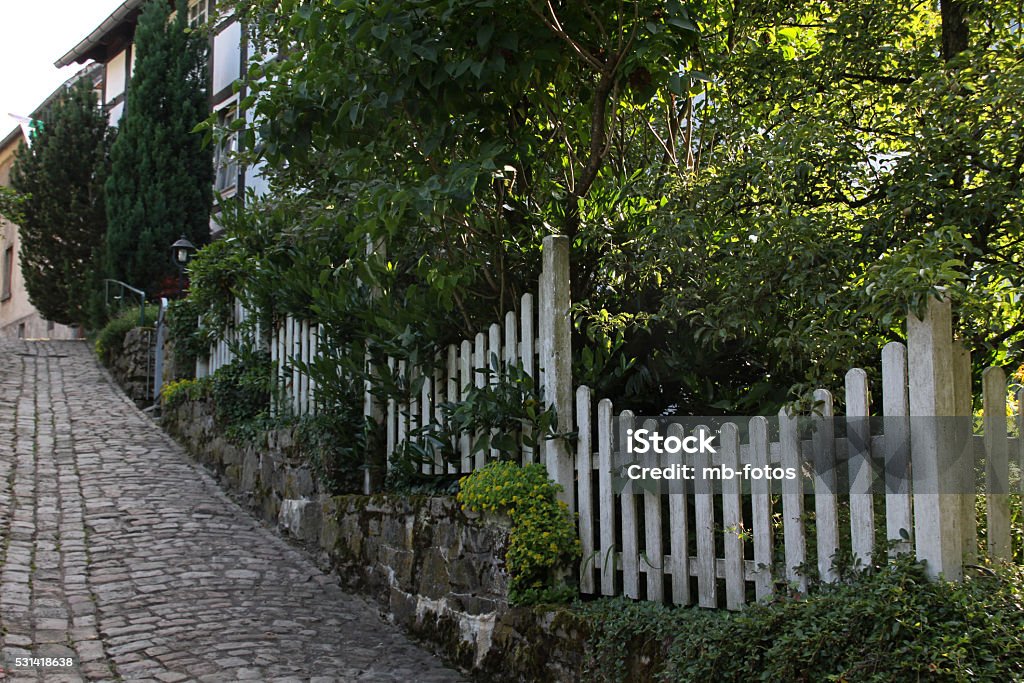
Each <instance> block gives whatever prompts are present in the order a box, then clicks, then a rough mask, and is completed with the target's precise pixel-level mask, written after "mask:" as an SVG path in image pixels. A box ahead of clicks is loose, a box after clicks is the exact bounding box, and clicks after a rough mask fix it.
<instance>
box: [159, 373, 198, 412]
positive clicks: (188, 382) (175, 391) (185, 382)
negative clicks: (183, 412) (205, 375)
mask: <svg viewBox="0 0 1024 683" xmlns="http://www.w3.org/2000/svg"><path fill="white" fill-rule="evenodd" d="M209 388H210V387H209V382H208V381H206V380H205V379H179V380H176V381H174V382H169V383H167V384H165V385H164V388H163V389H161V390H160V400H161V404H162V405H163V407H164V408H168V409H169V408H175V407H177V406H179V405H181V404H182V403H185V402H186V401H198V400H199V399H201V398H204V397H205V396H206V395H207V394H208V393H209Z"/></svg>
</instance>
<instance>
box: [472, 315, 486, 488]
mask: <svg viewBox="0 0 1024 683" xmlns="http://www.w3.org/2000/svg"><path fill="white" fill-rule="evenodd" d="M487 367H489V364H488V363H487V337H486V336H485V335H484V333H483V332H478V333H477V335H476V338H475V344H474V346H473V386H475V387H476V388H477V389H483V388H484V386H485V385H486V384H487V375H486V374H484V373H483V372H481V370H483V369H484V368H487ZM480 436H481V434H480V433H479V432H478V433H476V434H474V435H473V437H472V438H473V442H474V444H475V443H476V442H477V441H478V440H479V439H480ZM486 464H487V451H485V450H483V449H481V450H479V451H477V452H476V455H475V457H474V463H473V469H477V470H478V469H481V468H482V467H483V466H484V465H486Z"/></svg>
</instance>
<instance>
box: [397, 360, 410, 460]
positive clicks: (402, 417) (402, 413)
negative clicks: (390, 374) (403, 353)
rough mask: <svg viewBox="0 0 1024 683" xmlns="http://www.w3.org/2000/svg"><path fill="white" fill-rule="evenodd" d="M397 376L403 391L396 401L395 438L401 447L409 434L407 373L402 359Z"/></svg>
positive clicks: (399, 362)
mask: <svg viewBox="0 0 1024 683" xmlns="http://www.w3.org/2000/svg"><path fill="white" fill-rule="evenodd" d="M398 378H399V379H398V381H399V383H400V386H401V387H402V388H403V391H402V397H401V400H400V401H399V403H398V410H397V413H398V428H397V429H396V435H395V438H396V439H397V441H398V447H399V448H402V447H404V445H405V440H406V439H407V438H408V436H409V373H408V371H407V370H406V364H405V361H404V360H400V361H398Z"/></svg>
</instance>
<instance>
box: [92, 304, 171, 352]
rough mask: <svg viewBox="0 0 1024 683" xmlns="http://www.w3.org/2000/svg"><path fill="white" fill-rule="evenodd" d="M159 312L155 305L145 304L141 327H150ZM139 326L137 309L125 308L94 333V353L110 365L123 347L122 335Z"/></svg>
mask: <svg viewBox="0 0 1024 683" xmlns="http://www.w3.org/2000/svg"><path fill="white" fill-rule="evenodd" d="M158 314H159V311H158V310H157V307H156V306H146V307H145V311H144V314H143V315H144V317H143V321H142V323H143V324H142V326H143V327H151V326H153V325H155V324H156V318H157V315H158ZM136 327H140V325H139V311H138V310H136V309H134V308H128V309H125V310H124V312H122V313H121V314H119V315H118V316H117V317H115V318H112V319H111V320H110V321H109V322H107V324H106V325H104V326H103V328H102V329H100V331H99V332H98V333H97V335H96V343H95V349H96V355H97V356H99V358H100V360H101V361H103V364H104V365H107V366H110V365H112V364H113V363H114V359H115V358H116V357H117V356H118V355H120V353H121V349H122V348H123V347H124V336H125V335H126V334H128V332H129V331H130V330H133V329H135V328H136Z"/></svg>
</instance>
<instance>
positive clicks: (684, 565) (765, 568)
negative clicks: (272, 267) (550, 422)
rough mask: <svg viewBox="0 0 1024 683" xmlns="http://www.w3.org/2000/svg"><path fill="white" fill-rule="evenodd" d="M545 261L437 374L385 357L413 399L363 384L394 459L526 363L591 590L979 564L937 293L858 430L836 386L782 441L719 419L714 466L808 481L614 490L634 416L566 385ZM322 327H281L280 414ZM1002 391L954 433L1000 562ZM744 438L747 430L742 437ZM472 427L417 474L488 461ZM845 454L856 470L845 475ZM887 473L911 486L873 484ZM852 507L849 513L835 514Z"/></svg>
mask: <svg viewBox="0 0 1024 683" xmlns="http://www.w3.org/2000/svg"><path fill="white" fill-rule="evenodd" d="M543 255H544V264H543V269H542V274H541V278H540V282H539V286H538V290H539V292H538V296H537V297H534V296H533V295H532V294H526V295H524V296H523V297H522V299H521V300H520V301H519V310H518V311H514V312H508V313H507V314H506V315H505V316H504V319H503V320H502V321H501V323H500V324H499V323H495V324H493V325H491V326H490V327H489V328H488V329H487V330H486V331H481V332H480V333H478V334H476V335H475V336H474V337H473V338H472V339H464V340H463V341H462V342H461V343H460V344H458V345H455V344H452V345H450V346H449V347H448V348H447V349H446V352H445V353H443V354H441V355H439V357H437V358H435V359H434V363H433V364H432V365H431V367H430V368H429V369H423V368H420V367H409V366H408V364H407V363H406V361H404V360H396V359H394V358H390V359H388V360H387V371H388V372H389V373H391V375H392V376H393V377H397V378H398V379H399V385H400V386H404V387H407V388H411V387H414V386H417V385H418V386H419V390H418V391H417V392H416V395H409V394H407V395H405V396H404V397H403V396H401V395H398V396H392V398H390V399H389V400H387V402H386V405H379V402H378V401H377V399H376V396H375V395H374V393H373V392H371V391H370V388H369V387H367V390H366V395H365V402H364V412H365V414H366V415H367V416H368V417H371V418H373V419H375V420H377V421H378V422H382V423H383V430H384V433H385V434H386V452H387V456H388V457H389V459H390V456H391V455H392V454H393V453H395V452H396V451H399V450H401V449H402V448H403V447H404V445H405V443H406V442H407V441H409V440H413V439H415V438H417V437H416V434H417V433H418V428H419V427H421V426H425V425H429V424H432V423H433V424H436V423H439V422H440V421H441V420H442V419H443V415H442V411H441V405H442V404H443V403H445V402H458V401H462V400H465V398H466V395H467V392H468V391H469V388H470V387H471V386H474V385H475V386H477V387H480V386H482V383H483V382H485V381H488V380H487V375H486V374H485V373H482V372H479V370H481V369H487V368H490V367H491V365H492V362H491V361H492V359H495V358H496V359H497V360H498V362H499V365H500V368H499V370H500V369H501V368H508V367H510V366H512V365H520V366H521V367H522V368H523V369H524V371H525V372H526V373H527V374H529V375H531V376H533V377H534V378H535V379H536V386H537V387H538V393H539V394H540V396H539V398H541V399H542V401H543V404H544V405H546V406H549V407H553V408H554V409H555V410H556V412H557V418H558V419H557V422H558V424H557V426H556V431H557V432H559V433H570V432H575V433H576V434H577V435H578V436H577V439H576V442H575V445H574V446H572V447H571V446H570V444H569V443H568V442H567V440H565V439H551V440H546V441H543V442H542V443H541V446H540V450H541V452H540V453H534V452H533V451H532V450H531V449H530V448H528V447H524V448H523V450H522V453H521V459H522V462H523V463H529V462H536V461H540V462H543V463H544V464H545V466H546V467H547V470H548V473H549V476H550V477H551V478H552V479H553V480H554V481H555V482H556V483H558V484H561V485H562V487H563V488H564V492H563V494H562V499H563V500H564V501H565V502H566V503H567V504H568V505H569V506H570V507H571V508H572V509H573V510H574V511H576V512H578V519H579V533H580V539H581V544H582V548H583V557H584V561H583V562H582V563H581V568H580V577H579V578H580V588H581V591H582V592H583V593H586V594H600V595H620V594H621V595H626V596H628V597H631V598H637V599H647V600H657V601H666V602H672V603H676V604H691V603H696V604H698V605H700V606H703V607H727V608H729V609H738V608H740V607H742V606H743V605H744V604H746V603H748V602H749V601H750V599H752V598H754V599H762V598H765V597H767V596H770V595H772V594H774V593H776V592H777V591H779V590H781V589H789V588H791V589H794V590H805V589H806V587H807V581H808V578H807V576H806V574H807V573H808V572H807V571H806V569H807V568H808V565H809V561H810V560H813V564H814V569H816V570H817V573H818V575H819V576H820V577H821V579H822V580H824V581H833V580H835V579H836V573H835V566H834V564H833V561H834V558H835V557H836V556H837V551H838V552H840V553H846V554H848V555H849V556H851V557H853V558H857V559H859V560H860V561H861V562H862V563H867V562H869V561H870V559H871V557H872V555H873V553H874V552H875V550H876V544H877V543H878V542H879V541H880V540H881V539H885V540H886V541H888V542H890V543H891V544H892V546H893V548H892V549H891V550H892V551H899V550H907V549H910V548H913V549H914V550H915V551H916V553H917V556H918V558H919V559H923V560H925V561H926V562H927V567H928V570H929V572H930V573H931V574H932V575H933V576H937V575H939V574H941V575H943V576H945V577H947V578H951V579H956V578H959V577H960V576H961V575H962V571H963V566H964V564H965V563H967V564H971V563H973V562H976V561H977V557H976V553H975V552H974V550H973V549H974V548H975V546H976V545H977V539H978V523H977V520H976V518H975V517H976V515H975V502H976V494H966V493H962V492H953V493H950V492H943V493H939V491H949V490H950V489H949V487H948V482H949V481H960V482H966V481H967V480H968V477H969V476H970V474H969V473H968V472H967V471H966V470H965V469H964V467H963V466H962V464H959V463H958V462H957V461H955V459H954V454H953V453H952V451H951V448H950V447H948V445H947V442H949V441H950V436H951V435H950V434H948V433H945V434H944V433H942V432H941V429H940V428H939V427H938V426H936V425H937V423H936V422H935V421H932V422H928V421H927V420H925V421H921V420H917V421H915V418H922V417H924V418H927V417H931V416H963V417H964V418H969V416H970V415H971V412H972V396H971V365H970V358H969V356H968V355H967V352H966V351H965V350H964V349H963V347H962V346H961V345H960V344H958V343H955V342H954V341H953V339H952V331H951V322H950V315H951V314H950V307H949V304H948V303H943V302H939V301H937V300H933V301H931V302H930V303H929V305H928V312H927V314H926V315H925V317H924V319H922V320H918V319H917V318H916V317H914V316H912V315H911V316H910V317H909V322H908V343H907V345H906V346H904V345H903V344H899V343H891V344H889V345H888V346H886V347H885V349H884V350H883V353H882V358H881V367H882V382H881V387H877V388H876V389H880V395H881V401H880V402H879V401H877V400H876V401H875V405H874V406H873V405H872V400H871V398H872V392H871V390H870V388H869V386H868V381H867V373H865V372H864V371H863V370H861V369H853V370H850V371H849V372H848V373H847V375H846V385H845V397H846V415H845V416H844V417H841V418H839V419H841V420H845V427H846V430H845V431H846V432H847V434H848V435H856V436H857V438H856V439H852V438H847V437H844V436H836V435H835V434H834V433H833V432H832V429H833V426H834V424H835V423H834V422H833V418H834V416H833V405H832V404H833V401H832V395H831V393H829V392H828V391H826V390H819V391H817V392H816V393H815V398H816V400H817V403H818V406H819V413H820V414H819V415H818V416H817V417H816V418H814V419H817V420H818V421H819V422H820V424H819V425H818V427H819V428H818V429H816V430H815V431H814V436H813V438H811V439H804V438H802V437H801V435H800V433H799V432H798V429H797V421H796V419H795V418H793V417H791V416H789V415H788V414H786V413H785V412H782V413H780V414H779V416H778V429H777V437H776V439H774V440H773V439H772V438H770V430H769V423H768V420H766V418H763V417H754V418H749V421H748V423H747V424H746V425H744V426H745V427H746V429H740V428H739V427H738V426H737V425H735V424H726V425H724V426H722V427H721V428H720V431H719V432H718V434H717V436H718V438H719V441H720V443H721V444H722V447H721V453H720V455H719V458H720V460H718V461H717V462H716V463H715V464H724V465H727V466H730V467H733V468H734V469H736V468H742V467H743V465H745V464H750V465H752V466H755V467H761V466H764V465H773V466H774V465H778V466H781V467H784V468H785V467H792V468H796V469H797V470H798V471H801V472H802V471H804V468H805V466H808V467H807V469H808V470H809V471H810V474H808V475H807V476H808V477H809V481H806V482H805V481H803V480H797V481H791V480H786V481H783V482H782V484H781V489H779V490H773V489H771V488H769V485H768V484H767V483H766V482H764V481H758V480H754V481H751V482H749V483H748V485H747V486H746V487H744V486H741V484H740V481H739V480H732V481H728V480H727V481H723V482H717V483H710V482H707V481H702V480H698V481H695V482H692V483H691V484H690V485H689V486H688V487H684V488H683V490H681V491H673V492H671V493H655V492H652V491H646V490H639V489H637V488H634V487H633V485H632V484H630V483H626V485H625V488H620V489H619V490H616V488H617V487H616V485H615V476H614V473H615V472H616V471H617V469H618V468H619V467H620V466H621V465H622V460H621V458H620V457H619V455H617V454H621V452H622V449H621V448H619V449H617V448H615V444H614V443H613V439H614V438H615V436H614V435H615V430H614V429H613V427H614V425H615V421H620V424H631V423H632V421H633V419H634V417H633V415H632V414H630V413H629V412H623V413H620V414H619V415H617V416H616V415H615V414H614V409H613V406H612V403H611V402H610V401H608V400H602V401H600V402H598V403H597V405H596V406H594V405H593V403H594V399H593V396H592V391H591V390H590V389H589V388H587V387H578V388H576V389H575V391H574V388H573V384H572V377H571V372H570V367H571V366H570V363H571V346H570V334H571V320H570V313H569V307H570V298H569V260H568V258H569V243H568V240H567V239H566V238H564V237H548V238H546V239H545V240H544V248H543ZM235 314H236V321H237V322H238V323H241V322H242V321H244V320H245V319H246V316H247V313H246V312H245V310H244V308H243V307H242V306H241V305H240V304H238V305H236V307H235ZM236 327H237V325H236ZM231 334H232V333H231V332H230V331H229V332H228V333H227V334H226V335H225V336H226V337H227V340H226V341H225V342H221V343H218V345H216V346H215V347H214V348H212V349H211V355H210V359H209V371H210V372H213V371H214V370H216V368H217V367H220V366H222V365H224V364H225V363H227V362H230V360H231V358H232V354H231V350H230V349H231V346H232V343H237V341H238V339H237V337H236V338H232V337H231V336H230V335H231ZM322 336H323V335H322V330H321V328H320V327H319V326H318V325H317V324H316V323H314V322H310V321H304V320H295V319H293V318H287V319H285V321H284V322H283V324H281V325H279V326H277V327H276V329H274V330H273V332H272V334H271V335H270V350H271V358H272V361H273V364H274V367H275V368H276V377H277V385H278V388H279V391H278V392H277V395H278V396H279V397H282V398H281V399H280V400H282V401H283V403H282V404H278V405H276V406H274V408H273V409H274V410H281V409H282V408H285V407H286V408H287V410H289V411H290V412H291V413H293V414H296V415H305V414H312V413H315V412H316V411H317V391H316V384H315V381H314V380H313V379H312V378H310V377H309V376H308V375H307V374H305V373H303V372H301V370H300V367H301V366H303V365H308V364H309V363H311V362H313V361H314V360H315V359H316V358H317V356H318V354H319V353H320V343H321V341H320V340H321V338H322ZM371 371H372V368H371ZM380 371H382V370H378V372H380ZM491 377H492V381H494V375H493V374H492V375H491ZM420 379H422V383H420V382H419V380H420ZM1006 386H1007V385H1006V377H1005V375H1004V373H1003V372H1002V370H1000V369H998V368H990V369H989V370H987V371H986V372H985V374H984V377H983V387H984V392H983V398H982V400H983V404H984V409H985V420H984V434H983V435H982V436H973V437H971V436H969V435H966V434H963V435H961V436H962V437H963V438H968V439H969V440H971V441H972V442H973V443H975V445H974V446H973V447H974V448H975V450H976V452H977V453H978V455H979V458H981V459H983V462H984V463H985V476H984V480H985V482H984V485H985V490H986V491H988V492H990V493H989V495H987V496H986V498H985V500H986V505H987V518H988V521H987V531H986V547H987V550H988V553H987V554H988V555H989V556H991V557H993V558H1009V557H1010V548H1011V533H1012V532H1011V526H1010V516H1009V496H1010V495H1011V494H1010V493H1009V488H1008V485H1009V481H1010V467H1009V463H1010V460H1011V458H1012V459H1013V460H1014V461H1015V462H1017V463H1018V465H1019V466H1020V467H1021V469H1022V470H1024V443H1022V441H1021V439H1018V438H1015V437H1014V438H1011V437H1010V436H1009V435H1008V433H1007V428H1008V425H1007V417H1006V398H1007V396H1006V393H1007V392H1006ZM409 393H410V394H411V392H409ZM875 396H876V399H877V396H878V393H877V392H876V394H875ZM1022 398H1024V397H1022ZM1021 403H1024V401H1021ZM873 413H874V414H875V415H876V416H881V417H882V420H883V422H884V429H883V430H882V433H879V434H871V433H869V432H868V431H866V430H869V429H870V427H869V424H868V421H867V420H865V419H864V418H866V417H868V416H871V415H872V414H873ZM968 429H969V427H968ZM741 433H744V434H746V435H747V437H746V440H745V442H743V443H741V442H740V439H739V435H740V434H741ZM677 435H678V436H682V434H678V433H677ZM474 436H475V435H470V434H462V435H460V437H459V438H458V443H457V445H456V446H457V447H456V452H457V454H458V457H457V459H456V460H454V461H451V462H444V461H442V460H441V455H440V454H438V455H437V456H436V457H434V458H433V459H432V460H429V461H425V462H423V463H422V464H421V469H422V472H423V473H425V474H436V475H440V474H457V473H468V472H471V471H473V470H476V469H478V468H480V467H483V466H484V465H485V464H486V463H487V462H488V461H489V459H490V458H491V457H492V456H494V455H495V453H494V452H491V453H473V452H471V444H472V442H473V441H474ZM954 440H955V439H954ZM851 444H863V447H860V446H856V445H854V446H851ZM852 449H855V451H854V452H851V450H852ZM686 457H687V458H688V459H687V460H684V459H682V458H681V459H680V460H679V461H678V462H679V464H688V465H690V466H695V467H696V466H702V465H705V464H708V463H707V462H705V461H704V460H702V458H704V457H705V456H686ZM810 465H813V467H809V466H810ZM837 465H839V466H842V467H844V468H846V470H847V471H848V476H844V477H841V478H840V477H837V469H836V467H837ZM958 467H959V468H960V469H958ZM879 472H885V473H887V474H885V475H880V474H879ZM880 476H882V477H885V476H888V478H889V479H890V480H893V481H897V482H900V483H901V487H896V488H893V487H890V489H889V490H886V491H885V492H882V493H880V492H879V481H878V477H880ZM840 479H842V481H840ZM944 486H945V488H944ZM844 487H845V488H844ZM808 490H810V491H811V492H812V494H813V495H809V494H808ZM964 490H966V489H964ZM992 492H996V493H992ZM1012 495H1018V494H1017V493H1014V494H1012ZM844 517H848V519H849V521H848V523H846V524H845V525H841V521H840V520H841V519H843V518H844ZM779 518H780V519H781V522H779V523H777V522H776V520H777V519H779ZM811 519H813V522H811ZM843 526H845V527H846V528H843ZM1015 533H1018V534H1019V533H1020V530H1019V529H1017V530H1016V532H1015Z"/></svg>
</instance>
